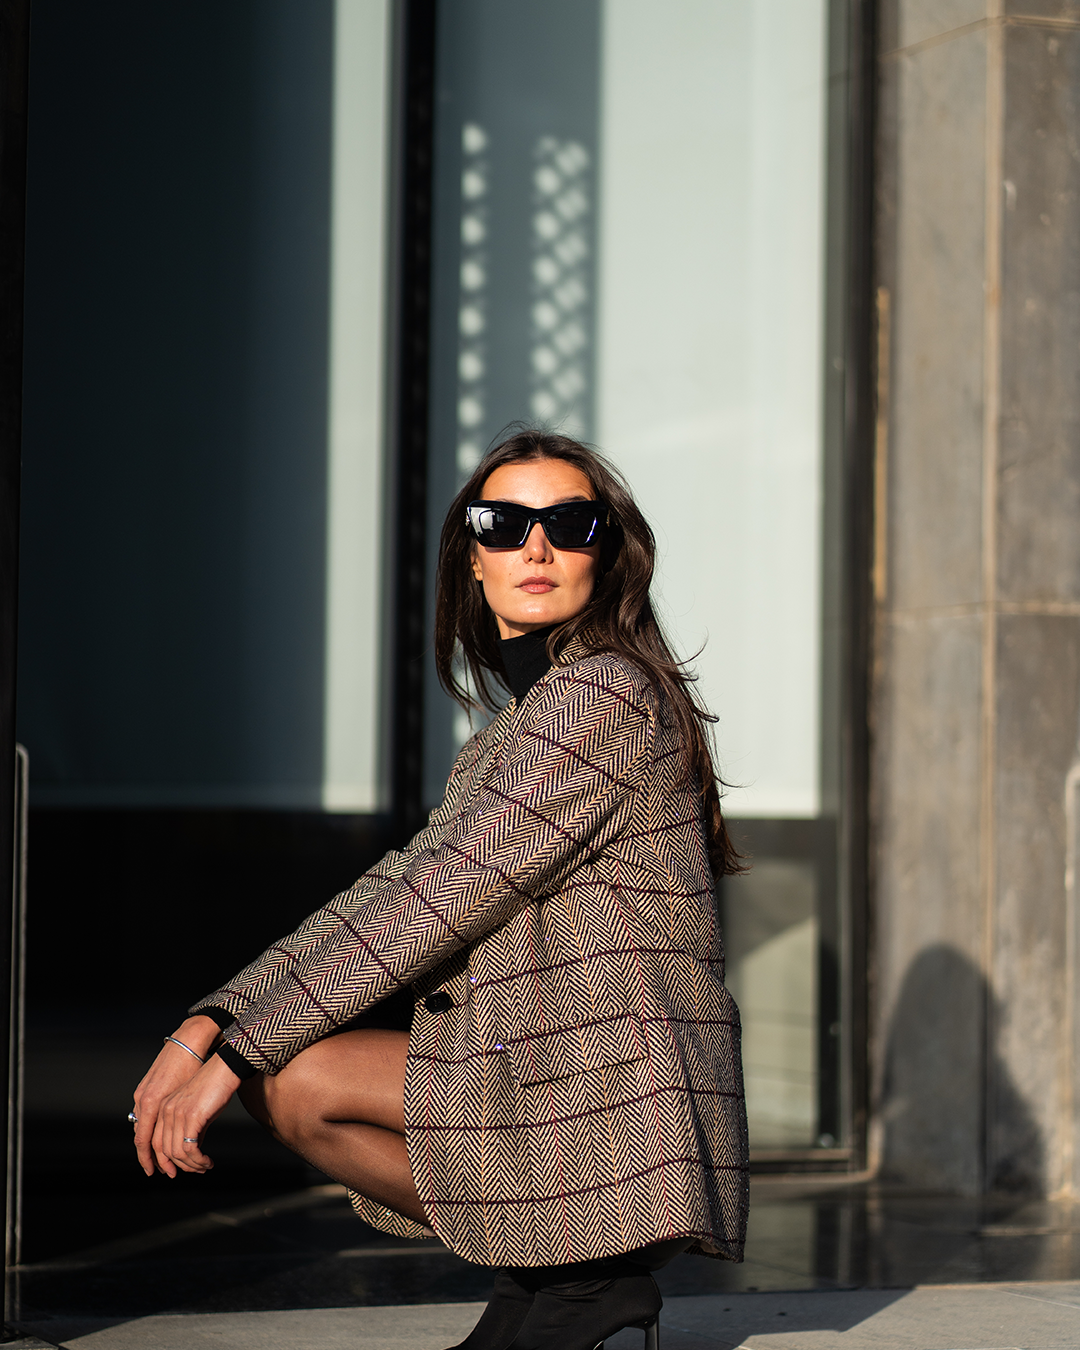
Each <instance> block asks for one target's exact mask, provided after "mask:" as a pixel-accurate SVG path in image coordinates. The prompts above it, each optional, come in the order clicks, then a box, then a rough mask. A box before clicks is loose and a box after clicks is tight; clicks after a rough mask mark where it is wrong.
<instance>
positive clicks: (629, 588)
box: [435, 430, 743, 877]
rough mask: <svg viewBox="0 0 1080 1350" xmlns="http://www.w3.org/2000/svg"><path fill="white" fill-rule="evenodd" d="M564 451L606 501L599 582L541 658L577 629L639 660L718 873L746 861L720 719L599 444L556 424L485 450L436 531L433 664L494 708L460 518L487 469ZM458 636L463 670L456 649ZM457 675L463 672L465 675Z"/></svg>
mask: <svg viewBox="0 0 1080 1350" xmlns="http://www.w3.org/2000/svg"><path fill="white" fill-rule="evenodd" d="M540 459H561V460H565V461H566V463H567V464H572V465H573V466H574V467H575V468H576V469H579V470H580V471H581V472H582V473H583V474H584V475H585V477H586V478H587V479H588V480H589V483H590V484H591V486H592V490H593V495H594V496H595V497H597V498H599V499H600V500H601V501H604V502H606V503H607V505H608V507H609V508H610V518H609V523H608V525H607V527H606V529H605V530H604V533H603V537H602V540H601V544H600V567H599V575H598V579H597V582H596V588H595V589H594V591H593V593H592V597H591V598H590V600H589V602H588V604H587V605H586V606H585V608H584V609H583V610H581V611H580V612H579V613H578V614H575V615H574V617H573V618H571V619H568V620H567V621H566V622H565V623H563V624H560V625H559V626H558V627H557V628H556V629H555V630H554V631H553V632H552V633H551V634H550V636H549V637H548V640H547V651H548V659H549V660H550V661H551V662H552V663H553V664H554V663H555V662H556V661H557V660H558V655H559V652H560V651H561V650H562V649H563V648H564V647H565V646H566V644H567V643H568V642H569V641H570V640H571V639H572V638H575V637H580V638H582V640H583V641H584V642H585V644H586V646H587V647H588V649H589V650H590V651H592V652H614V653H616V654H617V655H619V656H621V657H623V658H624V659H625V660H627V661H629V662H631V663H632V664H633V665H635V666H637V667H638V669H639V670H641V671H642V672H643V674H644V675H645V676H646V677H647V678H648V679H649V681H650V682H651V684H652V685H653V687H654V689H656V691H657V692H658V693H659V694H660V695H661V696H662V697H663V699H664V700H665V702H666V704H667V706H668V708H669V709H670V711H671V715H672V716H673V717H674V719H675V722H676V725H677V726H678V728H679V732H680V733H681V736H682V741H683V744H684V745H685V746H686V749H687V765H686V767H687V772H688V773H689V774H692V775H693V776H694V777H695V778H696V779H697V780H698V781H699V782H700V784H701V793H702V798H703V806H704V813H705V822H706V827H707V831H708V843H709V860H710V862H711V864H712V869H713V872H714V874H715V875H716V876H718V877H719V876H723V875H724V874H725V873H730V872H741V871H742V870H743V868H742V866H741V862H740V857H739V854H738V852H737V851H736V849H735V847H734V846H733V844H732V842H731V840H730V838H729V837H728V832H727V827H726V825H725V824H724V818H723V815H722V813H721V811H720V788H721V787H722V786H723V784H722V782H721V780H720V779H719V778H718V777H717V773H716V769H715V767H714V764H713V756H712V748H711V744H710V742H711V739H712V737H711V725H712V724H713V723H714V722H715V721H716V720H717V719H716V718H715V717H714V716H713V715H712V713H710V712H709V711H708V709H707V708H705V707H704V705H703V704H702V703H701V701H700V699H699V698H698V696H697V692H696V690H695V689H694V683H695V680H696V678H697V677H696V676H695V675H691V674H689V673H688V672H687V671H686V669H685V667H684V666H683V665H682V663H681V662H679V661H678V660H677V659H676V658H675V656H674V654H673V653H672V651H671V648H670V647H669V646H668V643H667V641H666V639H665V637H664V634H663V632H662V631H661V628H660V624H659V623H658V622H657V619H656V615H655V614H654V612H653V608H652V604H651V602H650V600H649V587H650V585H651V583H652V577H653V568H654V566H655V559H656V541H655V539H654V538H653V532H652V530H651V529H650V528H649V523H648V521H647V520H646V519H645V517H644V516H643V515H642V514H641V511H640V510H639V509H638V506H637V503H636V502H635V501H634V499H633V497H632V495H631V493H630V489H629V487H628V486H627V483H626V480H625V479H624V478H623V476H622V474H621V473H619V471H618V469H616V468H615V467H614V465H612V464H610V463H609V462H608V461H607V460H606V459H605V458H604V456H603V455H601V454H599V453H598V452H597V451H596V450H593V449H590V448H589V447H588V446H586V445H582V444H581V442H580V441H575V440H571V439H570V437H568V436H560V435H557V434H555V433H553V432H547V431H533V430H522V431H519V432H517V433H516V434H514V435H513V436H511V437H509V439H507V440H504V441H503V442H502V443H501V444H499V445H497V446H495V447H494V449H492V450H489V451H488V453H487V454H486V455H485V456H484V458H483V459H482V460H481V461H480V463H479V464H478V465H477V466H476V468H475V470H474V471H473V473H472V474H471V476H470V477H469V480H468V482H467V483H466V484H465V486H464V487H463V488H462V489H461V491H460V492H459V493H458V494H457V496H456V497H455V498H454V500H453V503H452V504H451V506H450V510H449V511H448V512H447V516H446V522H445V524H444V525H443V528H442V536H441V538H440V541H439V570H438V577H437V580H436V590H435V666H436V669H437V670H438V673H439V680H440V682H441V683H442V685H443V688H444V689H446V691H447V693H449V694H450V695H451V696H452V697H453V698H455V699H456V700H457V701H458V702H459V703H460V704H461V705H462V706H463V707H465V708H468V709H470V710H471V709H474V708H479V707H484V708H487V709H489V710H491V711H494V709H496V708H497V707H498V706H499V702H500V700H499V698H498V695H497V693H496V691H495V690H494V689H493V687H492V679H491V677H492V676H495V677H496V678H497V679H498V680H500V681H502V678H503V665H502V657H501V655H500V653H499V631H498V627H497V625H496V622H495V616H494V614H493V613H492V611H491V609H490V608H489V606H488V604H487V602H486V600H485V599H484V592H483V588H482V587H481V584H480V582H478V581H477V580H476V578H475V577H474V576H473V573H472V568H471V562H472V555H473V549H474V548H475V545H476V541H475V538H474V536H473V534H472V531H471V530H470V529H469V528H468V526H467V525H466V520H465V508H466V506H467V505H468V503H469V502H471V501H476V500H477V499H479V498H480V497H481V496H482V494H483V485H484V483H485V482H486V481H487V479H488V477H489V475H491V474H492V473H494V472H495V470H496V469H498V468H499V467H500V466H501V465H503V464H521V463H526V462H528V461H529V460H540ZM459 644H460V648H461V656H462V659H463V662H464V671H462V670H461V668H460V667H459V666H457V664H456V662H455V657H456V655H457V649H458V646H459ZM463 676H464V678H463Z"/></svg>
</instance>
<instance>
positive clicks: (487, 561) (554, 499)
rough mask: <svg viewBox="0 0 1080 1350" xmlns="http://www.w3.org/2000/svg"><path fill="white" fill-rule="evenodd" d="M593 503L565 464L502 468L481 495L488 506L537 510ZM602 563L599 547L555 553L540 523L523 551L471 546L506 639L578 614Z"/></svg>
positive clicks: (585, 483) (587, 487)
mask: <svg viewBox="0 0 1080 1350" xmlns="http://www.w3.org/2000/svg"><path fill="white" fill-rule="evenodd" d="M594 497H595V493H594V492H593V490H592V484H591V483H590V482H589V480H588V479H587V478H586V477H585V475H584V474H583V473H582V472H581V470H580V469H577V468H575V467H574V466H573V465H572V464H568V463H567V462H566V461H565V460H564V459H532V460H528V461H526V462H525V463H523V464H503V465H500V467H499V468H497V469H495V470H494V471H493V472H492V473H490V474H488V476H487V479H486V480H485V482H484V486H483V489H482V491H481V499H482V500H484V501H495V502H514V503H515V504H516V505H518V506H529V507H532V508H533V509H537V508H540V507H543V506H558V505H560V504H561V503H563V502H573V501H592V500H593V499H594ZM599 562H600V545H599V544H592V545H590V546H589V547H588V548H552V546H551V544H550V543H548V540H547V536H546V535H545V534H544V530H543V527H542V526H541V525H540V523H539V522H537V523H536V524H534V525H533V527H532V530H531V531H530V533H529V537H528V539H526V540H525V543H524V544H523V545H522V546H521V547H520V548H485V547H484V545H483V544H481V543H474V544H473V560H472V569H473V575H474V576H475V577H476V579H477V581H480V582H482V583H483V587H484V598H485V599H486V600H487V602H488V604H489V605H490V606H491V608H492V610H493V611H494V614H495V618H496V620H497V621H498V624H499V636H500V637H503V638H511V637H521V636H522V635H523V634H525V633H531V632H533V631H534V629H537V628H546V627H547V626H548V625H549V624H555V623H563V622H565V620H567V619H572V618H573V617H574V615H575V614H580V613H581V611H582V610H583V609H584V608H585V606H586V605H587V604H588V602H589V599H590V597H591V596H592V593H593V587H594V586H595V585H596V575H597V570H598V567H599Z"/></svg>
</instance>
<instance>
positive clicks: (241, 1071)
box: [214, 1041, 259, 1078]
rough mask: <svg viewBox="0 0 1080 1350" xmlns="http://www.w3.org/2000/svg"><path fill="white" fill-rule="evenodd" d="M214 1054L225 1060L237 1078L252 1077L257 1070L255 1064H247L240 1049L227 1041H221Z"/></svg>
mask: <svg viewBox="0 0 1080 1350" xmlns="http://www.w3.org/2000/svg"><path fill="white" fill-rule="evenodd" d="M214 1054H215V1055H217V1056H218V1058H219V1059H222V1060H224V1061H225V1063H226V1065H227V1066H228V1067H229V1068H230V1069H232V1071H233V1073H234V1074H236V1076H237V1078H254V1077H255V1075H256V1074H257V1073H258V1072H259V1070H258V1069H257V1068H256V1067H255V1065H254V1064H249V1063H248V1062H247V1060H246V1059H245V1058H244V1056H243V1055H242V1054H241V1053H240V1051H239V1050H235V1049H233V1047H232V1046H231V1045H230V1044H229V1043H228V1041H223V1042H222V1044H221V1045H219V1046H218V1048H217V1049H216V1050H215V1051H214Z"/></svg>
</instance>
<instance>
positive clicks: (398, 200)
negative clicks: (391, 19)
mask: <svg viewBox="0 0 1080 1350" xmlns="http://www.w3.org/2000/svg"><path fill="white" fill-rule="evenodd" d="M436 11H437V5H436V0H398V4H397V5H396V7H395V35H394V45H395V94H394V128H393V166H394V167H393V180H392V182H393V186H392V206H391V223H390V237H391V241H392V243H391V285H390V324H389V333H390V337H389V342H390V352H391V362H392V366H391V373H390V389H389V398H388V407H389V409H390V419H389V420H390V427H389V433H390V434H389V447H390V472H389V475H388V483H389V497H388V517H389V518H388V522H387V524H388V527H389V563H390V568H389V570H390V578H389V580H390V584H389V588H388V596H389V607H390V613H389V623H388V624H387V625H386V630H387V636H388V639H389V646H390V670H389V680H390V690H389V695H390V699H389V702H390V709H391V713H390V727H389V737H388V744H387V746H386V754H387V758H388V768H389V773H388V779H389V787H390V797H391V810H392V814H393V818H394V829H395V832H396V833H397V834H398V835H399V836H404V835H408V834H410V833H412V832H413V831H414V830H415V829H417V828H418V827H419V825H420V823H421V821H422V817H423V765H424V717H423V710H424V652H425V649H426V645H427V642H428V636H427V633H426V624H425V607H424V601H425V589H426V584H427V577H426V565H425V560H426V555H427V528H426V526H427V464H428V403H429V395H428V388H429V367H430V346H431V337H430V331H431V227H432V191H433V155H434V122H435V118H434V113H435V29H436Z"/></svg>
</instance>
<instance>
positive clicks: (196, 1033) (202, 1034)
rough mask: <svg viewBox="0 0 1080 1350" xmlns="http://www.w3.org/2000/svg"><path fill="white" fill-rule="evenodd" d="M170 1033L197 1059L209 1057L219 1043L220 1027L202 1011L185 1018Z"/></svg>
mask: <svg viewBox="0 0 1080 1350" xmlns="http://www.w3.org/2000/svg"><path fill="white" fill-rule="evenodd" d="M172 1034H173V1036H174V1038H175V1039H176V1040H178V1041H180V1042H181V1043H182V1044H183V1045H184V1046H186V1047H187V1049H188V1050H190V1051H191V1052H192V1053H193V1054H195V1055H197V1056H198V1057H199V1059H209V1057H210V1056H211V1055H212V1054H213V1052H214V1051H215V1050H216V1049H217V1047H218V1046H219V1045H220V1044H221V1028H220V1027H219V1026H218V1024H217V1023H216V1022H215V1021H214V1019H213V1018H212V1017H204V1016H203V1014H202V1013H196V1014H195V1015H194V1017H188V1018H185V1019H184V1021H183V1022H181V1023H180V1025H179V1026H178V1027H177V1028H176V1030H175V1031H174V1032H173V1033H172Z"/></svg>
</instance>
